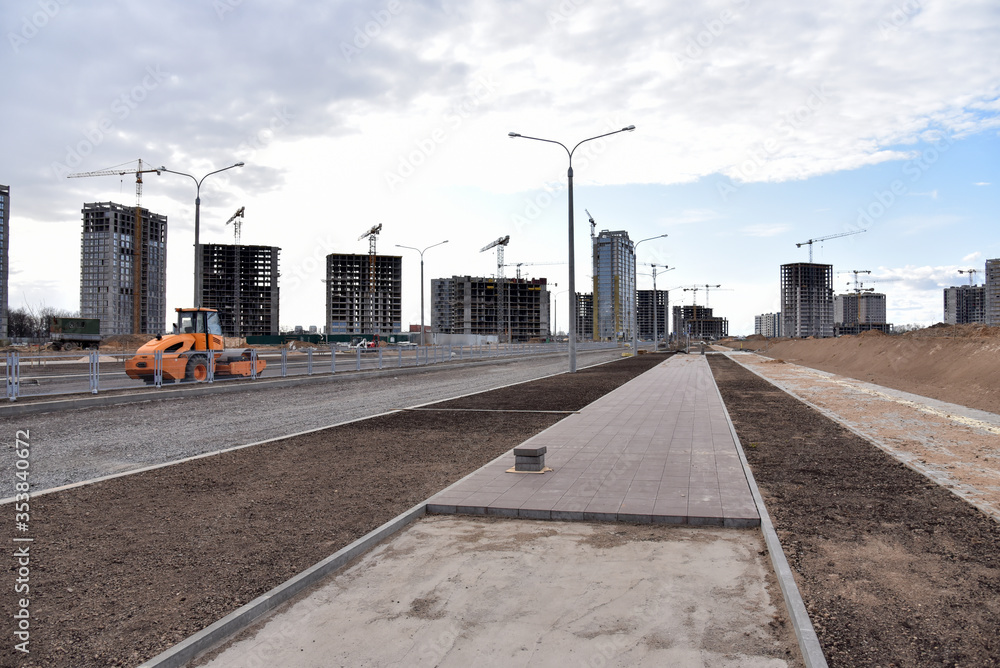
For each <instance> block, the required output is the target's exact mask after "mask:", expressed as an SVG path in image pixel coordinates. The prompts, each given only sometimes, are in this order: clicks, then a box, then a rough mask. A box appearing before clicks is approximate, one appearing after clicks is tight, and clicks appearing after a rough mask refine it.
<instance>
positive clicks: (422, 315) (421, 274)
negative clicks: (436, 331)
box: [396, 239, 448, 346]
mask: <svg viewBox="0 0 1000 668" xmlns="http://www.w3.org/2000/svg"><path fill="white" fill-rule="evenodd" d="M446 243H448V240H447V239H445V240H444V241H439V242H437V243H436V244H431V245H430V246H428V247H427V248H425V249H424V250H420V249H419V248H414V247H413V246H403V245H402V244H396V248H408V249H410V250H415V251H417V252H418V253H420V345H422V346H426V345H427V342H426V341H425V340H424V251H427V250H430V249H431V248H434V247H435V246H440V245H441V244H446Z"/></svg>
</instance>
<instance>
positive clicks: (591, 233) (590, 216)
mask: <svg viewBox="0 0 1000 668" xmlns="http://www.w3.org/2000/svg"><path fill="white" fill-rule="evenodd" d="M584 212H586V214H587V218H588V219H590V242H591V245H593V242H594V232H595V231H596V229H597V223H596V222H595V221H594V217H593V216H592V215H590V212H589V211H587V210H586V209H584Z"/></svg>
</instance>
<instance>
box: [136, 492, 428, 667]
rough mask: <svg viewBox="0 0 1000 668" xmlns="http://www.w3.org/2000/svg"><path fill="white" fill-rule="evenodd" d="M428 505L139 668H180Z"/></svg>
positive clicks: (396, 529) (420, 513) (408, 521)
mask: <svg viewBox="0 0 1000 668" xmlns="http://www.w3.org/2000/svg"><path fill="white" fill-rule="evenodd" d="M426 507H427V504H426V503H425V502H421V503H419V504H417V505H415V506H414V507H413V508H410V509H409V510H407V511H406V512H404V513H402V514H401V515H397V516H396V517H395V518H393V519H391V520H389V521H388V522H386V523H385V524H383V525H382V526H380V527H379V528H377V529H375V530H374V531H371V532H370V533H368V534H365V535H364V536H362V537H361V538H359V539H358V540H356V541H354V542H353V543H351V544H350V545H348V546H347V547H345V548H343V549H341V550H338V551H337V552H335V553H334V554H332V555H330V556H329V557H327V558H326V559H324V560H322V561H320V562H319V563H317V564H316V565H314V566H311V567H310V568H308V569H306V570H305V571H303V572H301V573H299V574H298V575H296V576H295V577H293V578H292V579H290V580H287V581H285V582H283V583H281V584H280V585H278V586H277V587H275V588H274V589H272V590H271V591H269V592H267V593H266V594H263V595H262V596H258V597H257V598H255V599H254V600H252V601H250V602H249V603H247V604H246V605H244V606H243V607H242V608H240V609H238V610H236V611H235V612H233V613H231V614H229V615H226V616H225V617H223V618H222V619H220V620H219V621H217V622H215V623H214V624H212V625H211V626H209V627H208V628H205V629H202V630H201V631H199V632H198V633H196V634H194V635H193V636H190V637H189V638H187V639H185V640H183V641H181V642H180V643H178V644H176V645H174V646H173V647H171V648H170V649H168V650H167V651H165V652H162V653H161V654H159V655H157V656H155V657H153V658H152V659H150V660H149V661H146V662H145V663H143V664H142V665H141V666H140V667H139V668H180V667H181V666H184V665H186V664H187V663H188V662H190V661H192V660H194V659H195V658H196V657H197V656H198V655H199V654H201V653H202V652H204V651H206V650H209V649H211V648H213V647H215V646H216V645H218V644H219V643H221V642H223V641H224V640H226V639H227V638H230V637H231V636H233V635H235V634H236V633H238V632H239V631H242V630H243V629H245V628H247V627H248V626H250V625H251V624H253V622H254V621H256V620H257V619H259V618H260V617H261V616H263V615H264V614H266V613H268V612H270V611H271V610H273V609H275V608H277V607H278V606H279V605H281V604H283V603H285V602H287V601H289V600H291V599H292V598H293V597H294V596H295V595H296V594H298V593H299V592H301V591H302V590H304V589H306V588H307V587H309V586H310V585H313V584H315V583H316V582H319V581H320V580H322V579H323V578H325V577H326V576H327V575H329V574H330V573H333V572H334V571H336V570H338V569H340V568H342V567H343V566H345V565H346V564H347V563H348V562H350V561H352V560H353V559H355V558H357V557H359V556H361V555H362V554H364V553H366V552H368V551H369V550H371V549H372V548H373V547H375V545H377V544H378V543H380V542H382V541H383V540H385V539H386V538H389V537H390V536H392V535H393V534H395V533H397V532H399V531H400V530H402V529H404V528H405V527H407V526H408V525H410V524H411V523H413V522H414V521H416V520H417V519H419V518H420V517H423V516H424V514H425V509H426Z"/></svg>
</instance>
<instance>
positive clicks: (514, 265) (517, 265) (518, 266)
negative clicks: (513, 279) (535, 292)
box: [504, 262, 566, 280]
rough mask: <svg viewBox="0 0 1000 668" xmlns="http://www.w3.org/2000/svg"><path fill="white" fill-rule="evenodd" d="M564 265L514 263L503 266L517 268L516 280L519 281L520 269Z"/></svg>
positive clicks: (555, 263) (553, 263)
mask: <svg viewBox="0 0 1000 668" xmlns="http://www.w3.org/2000/svg"><path fill="white" fill-rule="evenodd" d="M561 264H566V263H565V262H515V263H513V264H505V265H504V266H505V267H517V280H521V267H554V266H557V265H561Z"/></svg>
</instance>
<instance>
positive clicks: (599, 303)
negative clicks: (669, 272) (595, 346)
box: [593, 230, 636, 341]
mask: <svg viewBox="0 0 1000 668" xmlns="http://www.w3.org/2000/svg"><path fill="white" fill-rule="evenodd" d="M593 252H594V274H593V276H594V292H593V296H594V297H593V298H594V323H593V332H594V335H593V336H594V340H595V341H597V340H601V341H609V340H618V339H622V340H626V341H628V340H631V339H632V333H633V332H634V331H635V296H636V295H635V244H633V243H632V241H631V240H630V239H629V238H628V232H625V231H623V230H619V231H616V232H609V231H608V230H601V233H600V234H599V235H597V236H596V237H594V242H593Z"/></svg>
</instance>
